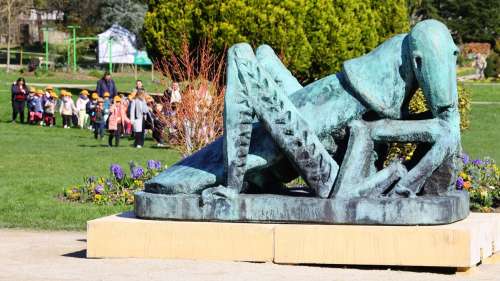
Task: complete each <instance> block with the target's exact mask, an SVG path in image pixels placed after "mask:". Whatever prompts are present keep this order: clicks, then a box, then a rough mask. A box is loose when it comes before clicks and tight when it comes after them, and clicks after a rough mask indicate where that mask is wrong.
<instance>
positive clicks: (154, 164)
mask: <svg viewBox="0 0 500 281" xmlns="http://www.w3.org/2000/svg"><path fill="white" fill-rule="evenodd" d="M160 169H161V162H160V161H156V160H148V170H160Z"/></svg>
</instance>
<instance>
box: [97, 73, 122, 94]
mask: <svg viewBox="0 0 500 281" xmlns="http://www.w3.org/2000/svg"><path fill="white" fill-rule="evenodd" d="M95 91H96V92H97V94H98V95H99V97H101V98H102V97H104V93H105V92H108V93H109V98H110V99H113V98H114V97H115V96H116V95H117V94H118V90H117V89H116V85H115V81H113V79H111V74H110V73H109V72H108V71H106V72H105V73H104V76H103V77H102V78H101V79H100V80H99V81H97V86H96V90H95Z"/></svg>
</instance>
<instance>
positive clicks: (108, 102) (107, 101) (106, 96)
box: [104, 92, 111, 122]
mask: <svg viewBox="0 0 500 281" xmlns="http://www.w3.org/2000/svg"><path fill="white" fill-rule="evenodd" d="M110 107H111V100H110V99H109V93H108V92H104V122H107V121H108V117H109V108H110Z"/></svg>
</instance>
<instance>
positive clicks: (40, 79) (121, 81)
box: [0, 69, 165, 92]
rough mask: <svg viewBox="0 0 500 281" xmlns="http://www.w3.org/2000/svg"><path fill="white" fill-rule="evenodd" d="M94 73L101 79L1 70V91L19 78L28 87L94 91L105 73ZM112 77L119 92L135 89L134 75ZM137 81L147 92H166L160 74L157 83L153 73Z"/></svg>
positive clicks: (69, 74)
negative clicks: (72, 86) (59, 86)
mask: <svg viewBox="0 0 500 281" xmlns="http://www.w3.org/2000/svg"><path fill="white" fill-rule="evenodd" d="M94 73H96V74H99V75H96V76H99V77H96V76H92V75H91V73H89V72H82V73H76V74H73V73H71V72H69V73H67V72H57V73H49V74H43V75H40V76H36V75H35V74H34V73H25V74H20V73H19V72H18V71H11V72H9V73H6V72H5V70H4V69H0V89H7V88H8V86H9V85H10V84H12V83H13V82H14V81H16V79H17V78H19V77H24V79H25V80H26V84H28V85H29V84H30V83H48V84H56V83H64V84H91V85H93V86H92V88H91V89H92V90H93V89H95V85H96V83H97V80H99V79H100V78H101V75H102V73H103V72H102V71H94ZM112 77H113V80H114V81H115V83H116V86H117V88H118V91H121V92H130V91H132V89H133V88H134V87H135V77H134V74H133V73H113V74H112ZM137 79H141V80H142V82H143V84H144V87H145V89H146V91H150V92H163V91H164V90H165V85H163V84H162V83H160V81H163V82H164V78H161V76H160V75H159V74H158V73H156V75H155V81H152V80H151V73H150V72H145V71H140V72H138V75H137Z"/></svg>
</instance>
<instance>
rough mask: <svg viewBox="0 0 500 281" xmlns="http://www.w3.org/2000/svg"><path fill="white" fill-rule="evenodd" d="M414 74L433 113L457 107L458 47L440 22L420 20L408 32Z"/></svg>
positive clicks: (435, 114) (438, 113) (436, 114)
mask: <svg viewBox="0 0 500 281" xmlns="http://www.w3.org/2000/svg"><path fill="white" fill-rule="evenodd" d="M408 39H409V47H410V54H409V55H410V57H411V60H412V61H411V64H412V67H413V71H414V73H415V77H416V78H417V80H418V84H419V85H420V87H421V88H422V90H423V92H424V95H425V98H426V99H427V102H428V104H429V107H430V109H431V111H432V114H433V115H434V116H438V115H440V114H441V113H444V112H446V111H448V110H449V109H451V108H453V107H456V106H458V105H457V103H458V94H457V82H456V62H457V56H458V53H459V50H458V48H457V46H456V45H455V43H453V39H452V38H451V35H450V32H449V31H448V28H447V27H446V26H445V25H444V24H442V23H441V22H439V21H436V20H425V21H422V22H419V23H418V24H416V25H415V27H413V29H412V30H411V31H410V33H409V34H408Z"/></svg>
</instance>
